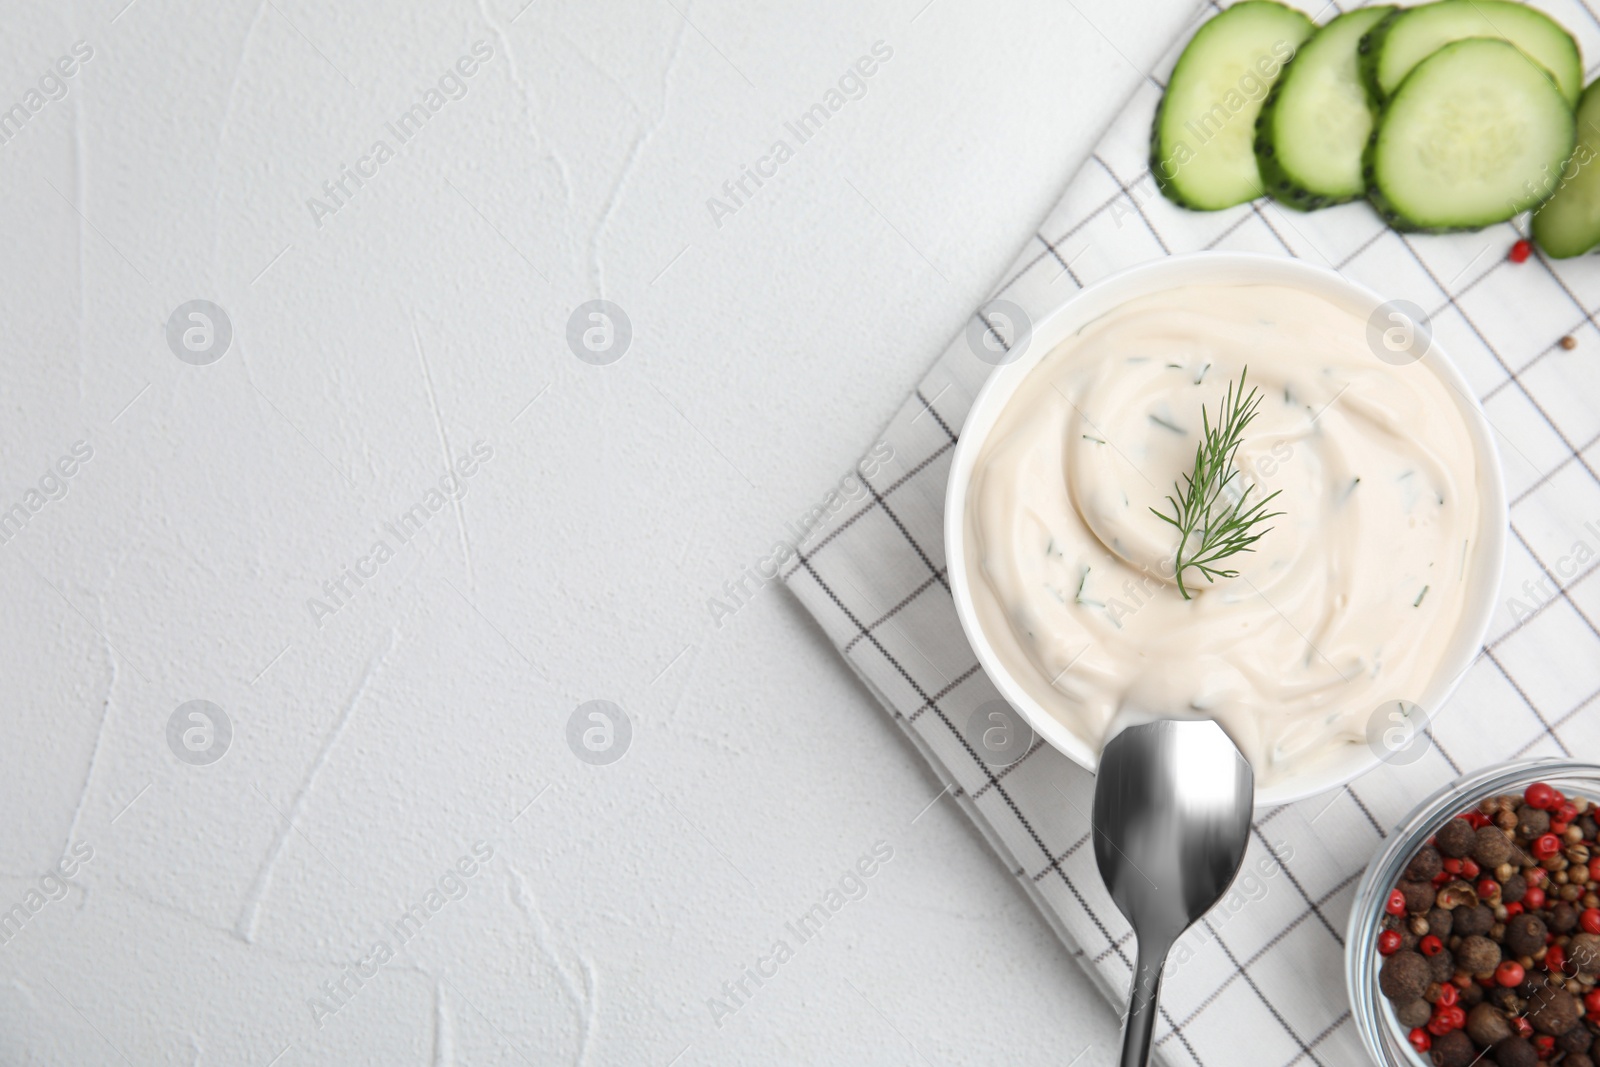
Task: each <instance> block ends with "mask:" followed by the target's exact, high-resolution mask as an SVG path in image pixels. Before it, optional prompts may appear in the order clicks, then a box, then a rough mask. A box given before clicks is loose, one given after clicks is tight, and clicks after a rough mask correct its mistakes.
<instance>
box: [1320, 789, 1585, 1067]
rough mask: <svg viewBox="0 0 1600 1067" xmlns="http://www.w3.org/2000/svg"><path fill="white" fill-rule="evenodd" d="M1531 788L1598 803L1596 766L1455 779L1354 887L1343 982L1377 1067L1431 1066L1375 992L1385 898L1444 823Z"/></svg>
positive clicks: (1420, 809) (1414, 815)
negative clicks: (1546, 786) (1545, 785)
mask: <svg viewBox="0 0 1600 1067" xmlns="http://www.w3.org/2000/svg"><path fill="white" fill-rule="evenodd" d="M1534 782H1549V783H1550V784H1551V785H1552V786H1554V787H1555V788H1557V789H1559V790H1560V791H1561V792H1563V793H1567V794H1569V795H1571V794H1581V795H1583V796H1586V797H1588V798H1589V799H1590V800H1594V801H1600V765H1596V764H1593V763H1582V762H1579V761H1577V760H1567V759H1537V760H1518V761H1515V762H1512V763H1498V764H1495V765H1494V766H1492V767H1486V768H1484V769H1483V770H1481V771H1475V772H1473V773H1472V774H1468V775H1465V776H1463V777H1461V778H1458V779H1457V780H1456V781H1454V782H1452V783H1451V784H1449V785H1447V786H1445V787H1444V788H1443V789H1441V790H1439V791H1438V792H1437V793H1435V794H1433V796H1431V797H1429V798H1428V799H1427V800H1424V801H1423V802H1422V803H1421V804H1418V805H1417V806H1416V807H1415V808H1413V809H1412V811H1411V814H1409V815H1407V816H1406V818H1405V821H1404V822H1403V823H1401V825H1400V826H1399V828H1398V829H1396V830H1395V832H1394V833H1392V834H1391V835H1390V836H1389V839H1388V841H1387V842H1386V843H1385V845H1384V847H1383V849H1382V851H1380V852H1379V853H1378V855H1377V856H1376V857H1375V858H1374V859H1373V861H1372V863H1371V864H1370V865H1368V867H1367V873H1366V874H1365V875H1363V876H1362V878H1361V884H1360V885H1358V886H1357V887H1356V895H1355V902H1354V903H1353V905H1352V906H1351V909H1350V925H1349V928H1348V929H1347V930H1346V932H1345V950H1344V977H1345V984H1346V985H1347V986H1348V987H1349V991H1350V1009H1351V1013H1352V1015H1353V1017H1354V1019H1355V1023H1356V1030H1357V1031H1358V1032H1359V1033H1360V1034H1361V1041H1362V1044H1364V1045H1365V1046H1366V1049H1367V1053H1368V1055H1370V1056H1371V1057H1372V1058H1373V1060H1374V1062H1376V1063H1380V1064H1386V1065H1388V1067H1431V1061H1430V1060H1429V1059H1428V1058H1427V1057H1426V1056H1423V1055H1421V1054H1419V1053H1417V1052H1416V1051H1415V1050H1414V1049H1412V1047H1411V1045H1410V1043H1409V1042H1408V1041H1407V1040H1406V1034H1407V1033H1408V1031H1407V1029H1406V1028H1405V1027H1402V1026H1401V1025H1400V1023H1399V1021H1398V1020H1396V1019H1395V1017H1394V1012H1393V1011H1392V1010H1391V1009H1390V1007H1389V1003H1388V1000H1387V999H1386V998H1385V997H1384V995H1383V994H1382V993H1381V992H1379V991H1378V967H1379V961H1380V959H1381V957H1379V955H1378V934H1379V932H1380V928H1379V922H1380V920H1381V918H1382V915H1383V906H1384V902H1385V901H1387V900H1388V897H1389V891H1390V890H1391V889H1392V888H1394V885H1395V883H1396V882H1398V881H1399V880H1400V875H1401V873H1402V872H1403V871H1404V870H1405V868H1406V865H1407V864H1409V863H1410V862H1411V857H1412V856H1413V855H1415V854H1416V852H1417V850H1418V849H1419V848H1421V847H1422V846H1423V845H1424V844H1426V843H1427V840H1428V838H1429V837H1431V836H1433V834H1434V832H1435V831H1437V830H1438V828H1439V827H1440V826H1442V825H1443V824H1444V823H1445V822H1446V821H1447V820H1448V819H1450V818H1453V817H1454V816H1457V815H1460V814H1462V813H1464V812H1467V811H1471V810H1474V809H1476V808H1477V806H1478V804H1479V802H1480V801H1482V800H1483V799H1484V798H1486V797H1491V796H1499V795H1501V794H1505V793H1521V792H1522V791H1523V790H1524V789H1526V788H1527V787H1528V786H1530V785H1532V784H1533V783H1534Z"/></svg>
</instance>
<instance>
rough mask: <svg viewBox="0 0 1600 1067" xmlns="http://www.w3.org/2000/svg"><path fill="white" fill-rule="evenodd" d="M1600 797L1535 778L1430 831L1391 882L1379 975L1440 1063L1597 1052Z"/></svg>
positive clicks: (1531, 1061) (1576, 1066)
mask: <svg viewBox="0 0 1600 1067" xmlns="http://www.w3.org/2000/svg"><path fill="white" fill-rule="evenodd" d="M1596 815H1600V805H1597V804H1595V803H1594V802H1591V801H1590V800H1588V799H1587V798H1585V797H1566V796H1563V795H1562V794H1561V793H1560V792H1558V791H1557V790H1556V789H1554V788H1552V787H1551V786H1549V785H1547V784H1545V783H1543V782H1538V783H1535V784H1534V785H1531V786H1529V787H1528V789H1527V791H1526V792H1525V793H1523V794H1522V795H1520V796H1517V795H1510V796H1495V797H1489V798H1487V799H1486V800H1484V801H1483V802H1482V803H1480V804H1479V805H1478V807H1477V809H1476V810H1474V811H1469V812H1467V813H1465V814H1464V815H1460V816H1458V817H1456V818H1454V819H1451V820H1450V821H1449V822H1447V823H1445V824H1444V826H1442V827H1440V828H1439V831H1438V832H1437V833H1436V834H1435V835H1434V836H1433V837H1432V838H1431V839H1430V840H1429V842H1428V844H1427V845H1425V846H1424V847H1423V848H1422V849H1421V850H1420V851H1419V852H1418V853H1417V854H1416V855H1415V856H1413V857H1412V859H1411V862H1410V864H1408V865H1407V867H1406V869H1405V872H1404V873H1403V874H1402V875H1401V878H1400V881H1399V883H1398V884H1397V885H1396V886H1395V887H1394V889H1393V890H1392V891H1391V892H1390V893H1389V898H1388V901H1387V905H1386V908H1385V914H1384V916H1383V919H1382V930H1381V932H1380V933H1379V935H1378V952H1379V954H1380V955H1382V956H1383V957H1384V960H1383V965H1382V968H1381V969H1380V971H1379V973H1378V986H1379V988H1380V989H1381V990H1382V991H1383V994H1384V996H1386V997H1388V998H1389V1001H1390V1002H1391V1005H1392V1007H1393V1009H1394V1013H1395V1018H1397V1019H1398V1020H1399V1021H1400V1023H1401V1025H1402V1026H1404V1027H1407V1028H1409V1029H1410V1040H1411V1044H1412V1046H1413V1047H1414V1048H1416V1049H1417V1051H1418V1052H1420V1053H1422V1054H1423V1055H1424V1056H1425V1057H1428V1058H1430V1059H1431V1060H1432V1061H1433V1063H1435V1064H1437V1065H1439V1067H1468V1065H1469V1064H1474V1063H1482V1064H1485V1065H1487V1064H1491V1063H1492V1064H1495V1065H1496V1067H1534V1065H1537V1064H1541V1063H1543V1064H1552V1065H1554V1064H1559V1065H1561V1067H1595V1064H1596V1062H1597V1060H1600V1045H1597V1044H1596V1041H1597V1039H1600V986H1597V983H1600V848H1597V847H1596V844H1595V839H1596V835H1597V831H1600V827H1597V825H1596Z"/></svg>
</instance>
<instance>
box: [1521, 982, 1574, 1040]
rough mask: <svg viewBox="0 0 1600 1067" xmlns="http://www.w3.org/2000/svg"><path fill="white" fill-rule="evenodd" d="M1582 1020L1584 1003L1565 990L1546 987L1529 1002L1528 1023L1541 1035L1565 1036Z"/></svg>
mask: <svg viewBox="0 0 1600 1067" xmlns="http://www.w3.org/2000/svg"><path fill="white" fill-rule="evenodd" d="M1582 1018H1583V1004H1582V1002H1581V1001H1579V1000H1578V998H1577V997H1575V996H1573V995H1572V994H1571V993H1568V992H1567V991H1566V990H1565V989H1558V988H1556V987H1555V986H1545V987H1544V988H1543V989H1541V990H1539V992H1537V993H1535V994H1534V995H1533V997H1532V999H1530V1000H1529V1001H1528V1021H1529V1022H1530V1023H1532V1024H1533V1028H1534V1029H1535V1030H1537V1031H1539V1032H1540V1033H1541V1034H1551V1035H1555V1034H1564V1033H1566V1032H1567V1031H1568V1030H1571V1029H1572V1028H1573V1027H1574V1026H1577V1025H1578V1022H1579V1020H1581V1019H1582Z"/></svg>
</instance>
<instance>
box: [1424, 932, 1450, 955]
mask: <svg viewBox="0 0 1600 1067" xmlns="http://www.w3.org/2000/svg"><path fill="white" fill-rule="evenodd" d="M1417 947H1418V948H1420V949H1421V950H1422V954H1423V955H1424V956H1437V955H1438V954H1439V953H1441V952H1443V951H1444V942H1443V941H1440V940H1439V938H1438V937H1437V936H1435V935H1434V934H1429V935H1428V936H1427V937H1425V938H1423V939H1422V940H1421V941H1420V942H1418V943H1417Z"/></svg>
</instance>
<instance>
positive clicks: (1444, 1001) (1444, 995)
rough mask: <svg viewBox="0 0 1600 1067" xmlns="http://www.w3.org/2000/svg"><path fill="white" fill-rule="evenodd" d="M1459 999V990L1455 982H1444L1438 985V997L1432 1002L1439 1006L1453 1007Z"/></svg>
mask: <svg viewBox="0 0 1600 1067" xmlns="http://www.w3.org/2000/svg"><path fill="white" fill-rule="evenodd" d="M1459 999H1461V990H1460V989H1459V988H1457V986H1456V985H1455V983H1453V982H1446V983H1445V984H1444V985H1442V986H1440V987H1439V999H1438V1000H1436V1001H1434V1003H1435V1004H1436V1005H1438V1006H1439V1007H1441V1008H1453V1007H1455V1006H1456V1001H1457V1000H1459Z"/></svg>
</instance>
